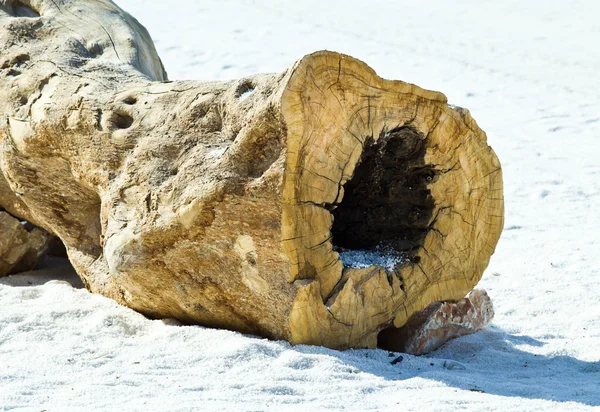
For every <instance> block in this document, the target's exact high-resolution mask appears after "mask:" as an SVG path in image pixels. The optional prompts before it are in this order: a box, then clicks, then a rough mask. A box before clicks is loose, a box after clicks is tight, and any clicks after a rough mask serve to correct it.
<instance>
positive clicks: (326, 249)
mask: <svg viewBox="0 0 600 412" xmlns="http://www.w3.org/2000/svg"><path fill="white" fill-rule="evenodd" d="M282 111H283V114H284V118H285V121H286V124H287V126H288V138H287V142H288V143H287V144H288V152H287V162H286V169H285V176H284V191H283V223H282V226H283V231H282V233H283V242H284V249H285V251H286V252H287V253H288V255H289V256H290V261H291V265H292V270H291V274H292V281H297V280H299V279H304V280H313V282H311V283H308V284H307V285H306V286H303V289H302V290H300V292H299V294H298V296H297V298H296V301H295V303H294V307H293V308H292V312H291V314H290V325H291V331H292V336H293V341H294V342H310V343H316V344H324V345H326V346H333V347H339V348H347V347H357V346H369V347H372V346H374V344H375V342H376V341H377V334H378V333H379V331H380V330H381V329H383V328H384V327H385V325H386V324H388V325H390V324H393V325H394V327H400V326H402V325H403V324H404V323H405V322H406V321H407V320H408V319H409V317H410V316H411V315H412V314H413V313H414V312H415V311H419V310H421V309H423V308H425V307H426V306H428V305H429V304H430V303H431V302H435V301H445V300H459V299H461V298H462V297H463V296H465V295H466V294H467V293H468V292H469V291H470V290H471V289H472V288H473V286H475V285H476V284H477V282H478V281H479V279H480V277H481V275H482V273H483V270H484V269H485V267H486V266H487V263H488V261H489V257H490V255H491V253H492V252H493V250H494V247H495V245H496V242H497V240H498V238H499V235H500V232H501V230H502V226H503V217H502V216H503V202H502V197H501V196H498V193H501V191H502V179H501V172H500V164H499V162H498V159H497V158H496V156H495V154H494V153H493V151H492V150H491V148H489V146H487V143H486V136H485V133H483V131H481V130H480V129H479V128H478V127H477V125H476V124H475V122H474V121H473V120H472V119H471V117H470V115H469V114H468V112H467V111H466V110H464V109H454V108H453V107H450V106H449V105H448V104H447V101H446V98H445V96H444V95H442V94H441V93H437V92H432V91H427V90H423V89H421V88H419V87H417V86H414V85H411V84H408V83H404V82H400V81H388V80H384V79H381V78H380V77H378V76H377V75H376V74H375V73H374V72H373V70H372V69H370V68H369V67H368V66H367V65H366V64H364V63H362V62H360V61H358V60H356V59H354V58H351V57H349V56H345V55H340V54H337V53H332V52H318V53H315V54H312V55H310V56H307V57H305V58H304V59H302V60H301V61H300V62H299V63H298V64H297V65H296V67H295V68H294V70H293V74H292V76H291V79H290V81H289V84H288V86H287V88H286V91H285V92H284V94H283V98H282ZM352 250H355V251H356V250H360V251H363V252H366V254H367V255H368V254H369V253H370V254H374V255H376V256H377V255H386V256H388V257H389V259H388V260H389V261H391V262H392V264H390V265H385V264H383V265H382V264H381V262H378V261H376V260H374V261H373V264H372V265H369V264H364V262H362V265H359V266H366V267H354V265H352V262H346V264H344V261H343V259H342V258H340V252H343V253H342V256H343V255H344V254H345V253H347V252H348V251H352Z"/></svg>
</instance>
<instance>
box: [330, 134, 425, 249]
mask: <svg viewBox="0 0 600 412" xmlns="http://www.w3.org/2000/svg"><path fill="white" fill-rule="evenodd" d="M425 149H426V137H425V136H424V135H423V134H422V133H420V132H418V131H417V130H416V129H414V128H413V127H410V126H402V127H397V128H395V129H393V130H390V131H389V132H386V131H385V130H383V131H382V132H381V134H380V136H379V139H378V140H377V142H375V141H374V140H373V139H372V138H370V139H369V140H368V141H367V142H366V143H365V148H364V150H363V153H362V156H361V159H360V161H359V165H358V166H357V167H356V169H355V172H354V176H353V177H352V179H351V180H350V181H348V182H347V183H346V184H345V185H344V197H343V200H342V202H341V203H340V204H339V205H337V207H336V208H335V209H333V211H332V214H333V216H334V222H333V227H332V230H331V232H332V235H333V244H334V246H336V247H337V248H343V249H353V250H364V249H366V250H375V249H376V248H377V249H378V250H379V251H383V252H390V253H396V254H400V255H402V256H403V257H404V258H405V259H408V260H410V259H411V258H413V256H414V254H415V253H416V252H417V250H418V249H419V247H420V246H422V245H423V241H424V239H425V235H426V234H427V231H428V230H429V229H428V225H429V221H430V219H431V216H432V213H433V208H434V200H433V198H432V197H431V193H430V191H429V189H428V188H427V184H428V183H430V182H431V181H433V179H434V178H435V169H434V168H433V166H432V165H427V164H425Z"/></svg>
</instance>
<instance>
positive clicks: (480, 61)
mask: <svg viewBox="0 0 600 412" xmlns="http://www.w3.org/2000/svg"><path fill="white" fill-rule="evenodd" d="M118 4H120V5H121V6H122V7H124V8H125V9H126V10H128V11H129V12H131V13H132V14H133V15H134V16H136V17H137V18H138V19H139V20H140V21H141V22H142V23H143V24H144V25H146V27H147V28H148V29H149V31H150V33H151V34H152V36H153V38H154V39H155V41H156V44H157V48H158V50H159V53H160V55H161V56H162V57H163V60H164V63H165V65H166V68H167V71H168V72H169V75H170V77H171V78H172V79H229V78H235V77H240V76H244V75H249V74H252V73H255V72H280V71H282V70H284V69H285V68H286V67H288V66H290V65H291V64H292V63H293V62H294V60H296V59H297V58H299V57H301V56H302V55H303V54H306V53H309V52H312V51H314V50H319V49H331V50H336V51H340V52H344V53H348V54H351V55H353V56H355V57H358V58H360V59H362V60H364V61H365V62H367V63H369V64H370V65H371V66H372V67H373V68H374V69H375V70H376V71H377V72H378V73H379V74H380V75H382V76H383V77H386V78H394V79H402V80H405V81H409V82H412V83H416V84H418V85H420V86H422V87H426V88H430V89H435V90H440V91H443V92H444V93H445V94H446V95H447V96H448V98H449V101H450V102H451V103H453V104H456V105H459V106H463V107H467V108H469V109H470V110H471V113H472V115H473V117H474V118H475V119H476V120H477V122H478V123H479V125H480V126H481V127H482V128H483V129H484V130H486V132H487V134H488V138H489V143H490V145H492V147H493V148H494V149H495V150H496V152H497V154H498V156H499V158H500V160H501V162H502V166H503V170H504V179H505V198H506V224H505V231H504V233H503V236H502V238H501V240H500V243H499V245H498V248H497V251H496V254H495V255H494V256H493V257H492V261H491V263H490V266H489V268H488V270H487V271H486V272H485V274H484V277H483V279H482V281H481V283H480V285H479V286H480V287H483V288H485V289H487V290H488V292H489V293H490V296H491V297H492V299H493V300H494V304H495V307H496V318H495V320H494V322H493V324H492V326H491V327H489V328H488V329H487V330H485V331H482V332H479V333H476V334H474V335H471V336H468V337H463V338H460V339H457V340H455V341H452V342H450V343H449V344H447V345H446V346H444V347H443V348H442V349H440V350H438V351H436V352H434V353H432V354H430V355H428V356H424V357H414V356H409V355H400V354H397V353H388V352H386V351H381V350H355V351H345V352H337V351H332V350H327V349H323V348H318V347H307V346H297V347H291V346H290V345H289V344H287V343H285V342H272V341H267V340H263V339H257V338H254V337H251V336H244V335H241V334H238V333H233V332H228V331H220V330H211V329H205V328H202V327H192V326H178V325H177V323H176V322H172V321H168V320H167V321H160V320H148V319H146V318H144V317H143V316H141V315H139V314H137V313H135V312H133V311H131V310H129V309H127V308H124V307H121V306H119V305H117V304H116V303H114V302H112V301H110V300H108V299H105V298H103V297H101V296H95V295H91V294H89V293H88V292H87V291H85V289H81V288H80V287H81V284H80V282H79V281H78V278H77V277H76V275H75V274H74V273H73V272H72V270H70V269H69V267H68V265H66V264H65V262H62V261H59V260H54V261H51V262H48V265H49V267H48V268H46V269H45V270H43V271H37V272H29V273H27V274H22V275H17V276H12V277H9V278H4V279H0V410H32V411H40V410H46V411H66V410H73V411H80V410H86V411H88V410H108V409H111V410H113V409H119V410H144V411H146V410H182V411H183V410H189V411H192V410H249V411H250V410H253V411H259V410H260V411H262V410H328V409H345V410H353V411H363V410H382V411H388V410H419V411H422V410H436V411H446V410H447V411H454V410H457V409H461V410H486V411H492V410H501V411H505V410H518V411H527V410H531V411H539V410H561V411H564V410H592V409H596V408H599V407H600V278H599V266H600V265H599V263H600V257H599V255H600V245H599V243H600V235H599V234H598V233H600V220H599V218H598V215H597V214H596V213H595V209H596V208H597V207H598V205H599V199H600V165H599V163H598V160H597V155H598V153H599V149H600V143H599V141H600V139H599V138H600V93H598V91H599V90H600V70H598V69H599V68H600V51H599V50H600V49H599V48H598V44H599V43H600V23H599V20H598V19H597V17H598V16H599V15H600V3H598V2H596V1H592V0H589V1H576V2H575V1H573V2H569V1H560V2H559V1H542V0H531V1H527V2H521V1H488V0H477V1H475V0H466V1H461V2H448V1H441V0H439V1H427V2H409V1H395V2H384V1H370V2H357V1H349V0H347V1H328V2H325V1H322V0H321V1H316V0H315V1H312V0H310V1H295V2H275V1H273V2H268V1H243V0H220V1H218V2H213V1H193V0H181V1H178V2H177V4H176V5H175V4H174V3H172V2H164V1H162V2H159V1H157V0H152V1H150V0H147V1H144V0H122V1H118ZM61 281H68V282H70V283H71V284H72V285H73V286H75V288H73V287H71V286H69V285H68V284H65V283H63V282H61ZM398 356H402V361H400V362H397V363H395V364H394V365H392V364H391V361H392V360H394V359H397V358H398Z"/></svg>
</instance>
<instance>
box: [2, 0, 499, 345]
mask: <svg viewBox="0 0 600 412" xmlns="http://www.w3.org/2000/svg"><path fill="white" fill-rule="evenodd" d="M0 145H1V146H0V168H1V170H2V174H1V175H0V206H2V207H3V208H5V209H6V210H8V211H10V212H11V213H12V214H13V215H15V216H19V217H20V218H22V219H25V220H28V221H30V222H32V223H35V224H36V225H38V226H41V227H43V228H45V229H46V230H48V231H50V232H51V233H53V234H56V235H57V236H59V237H60V239H61V240H62V241H63V242H64V243H65V245H66V247H67V250H68V254H69V258H70V260H71V261H72V263H73V265H74V266H75V268H76V270H77V272H78V273H79V274H80V276H81V277H82V279H83V280H84V282H85V283H86V286H87V287H88V288H89V289H90V290H91V291H93V292H97V293H101V294H104V295H106V296H109V297H112V298H113V299H115V300H117V301H118V302H120V303H122V304H124V305H127V306H129V307H132V308H134V309H136V310H138V311H141V312H143V313H145V314H147V315H149V316H153V317H173V318H178V319H180V320H182V321H185V322H193V323H200V324H203V325H210V326H218V327H225V328H230V329H234V330H239V331H243V332H250V333H256V334H259V335H262V336H267V337H271V338H278V339H280V338H283V339H287V340H289V341H291V342H293V343H309V344H319V345H324V346H328V347H332V348H348V347H374V346H375V345H376V343H377V335H378V333H379V332H380V331H381V330H383V329H385V328H389V327H401V326H402V325H404V324H405V323H406V321H407V320H408V318H409V317H410V316H411V315H412V314H413V313H414V312H416V311H419V310H422V309H423V308H425V307H427V306H428V305H429V304H430V303H432V302H435V301H445V300H453V301H457V300H459V299H461V298H463V297H464V296H465V295H466V294H467V293H468V292H469V291H470V290H471V289H472V288H473V287H474V285H475V284H476V283H477V282H478V281H479V279H480V277H481V275H482V273H483V270H484V269H485V268H486V266H487V264H488V261H489V258H490V256H491V254H492V253H493V251H494V248H495V246H496V242H497V240H498V238H499V236H500V232H501V230H502V226H503V197H502V175H501V169H500V164H499V162H498V159H497V158H496V156H495V154H494V153H493V151H492V150H491V148H490V147H489V146H488V145H487V143H486V136H485V133H484V132H483V131H482V130H481V129H479V127H478V126H477V124H476V123H475V121H474V120H473V119H472V118H471V116H470V115H469V112H468V111H467V110H464V109H461V108H457V107H451V106H449V105H448V103H447V101H446V97H445V96H444V95H443V94H441V93H438V92H433V91H427V90H423V89H421V88H419V87H417V86H415V85H412V84H408V83H404V82H401V81H389V80H384V79H381V78H380V77H378V76H377V75H376V74H375V72H374V71H373V70H372V69H370V68H369V67H368V66H367V65H366V64H364V63H363V62H361V61H359V60H356V59H354V58H352V57H349V56H345V55H341V54H338V53H333V52H317V53H314V54H311V55H309V56H306V57H304V58H302V59H301V60H299V61H298V62H297V63H296V64H294V65H293V66H292V67H291V68H290V69H289V70H287V71H286V72H284V73H282V74H280V75H256V76H252V77H248V78H244V79H240V80H235V81H231V82H194V81H177V82H169V81H167V76H166V73H165V71H164V69H163V67H162V64H161V62H160V59H159V58H158V56H157V54H156V51H155V49H154V46H153V44H152V41H151V39H150V37H149V35H148V33H147V32H146V30H145V29H144V28H143V27H142V26H141V25H140V24H139V23H138V22H137V21H136V20H135V19H133V18H132V17H131V16H129V15H128V14H127V13H125V12H123V11H122V10H120V9H119V8H118V7H117V6H116V5H114V4H113V3H111V2H110V1H108V0H95V1H91V0H80V1H75V0H52V1H51V0H31V1H25V0H23V1H21V2H18V1H15V0H8V1H7V0H2V1H0ZM346 202H347V203H346ZM334 218H335V221H334ZM332 233H333V235H332ZM337 247H344V248H350V249H353V248H361V249H373V248H377V247H378V248H383V249H384V250H385V251H386V253H389V254H393V255H397V256H399V257H401V258H402V259H404V263H402V264H398V265H396V267H394V268H382V267H378V266H371V267H368V268H360V269H356V268H351V267H344V264H343V263H342V261H341V260H340V258H339V255H338V253H337V251H336V248H337Z"/></svg>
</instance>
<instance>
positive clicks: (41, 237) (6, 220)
mask: <svg viewBox="0 0 600 412" xmlns="http://www.w3.org/2000/svg"><path fill="white" fill-rule="evenodd" d="M30 229H31V230H30V231H28V230H27V228H26V227H25V225H23V224H21V222H20V221H19V220H18V219H15V218H14V217H12V216H11V215H9V214H8V213H6V212H4V211H0V235H1V236H0V277H2V276H6V275H10V274H11V273H18V272H23V271H26V270H31V269H33V268H35V267H36V266H37V264H38V263H39V262H40V261H41V260H42V258H43V257H44V256H45V255H46V251H47V250H48V246H49V243H50V239H51V238H52V236H50V235H49V234H48V233H46V231H44V230H40V229H38V228H30Z"/></svg>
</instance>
